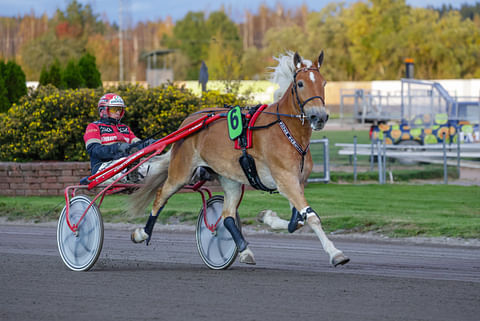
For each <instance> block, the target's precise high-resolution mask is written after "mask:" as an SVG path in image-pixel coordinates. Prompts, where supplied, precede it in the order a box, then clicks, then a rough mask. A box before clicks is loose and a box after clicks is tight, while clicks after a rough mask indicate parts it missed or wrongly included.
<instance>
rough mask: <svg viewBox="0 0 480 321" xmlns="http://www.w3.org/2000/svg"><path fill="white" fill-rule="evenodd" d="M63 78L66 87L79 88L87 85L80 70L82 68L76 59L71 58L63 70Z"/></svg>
mask: <svg viewBox="0 0 480 321" xmlns="http://www.w3.org/2000/svg"><path fill="white" fill-rule="evenodd" d="M63 80H64V82H65V86H66V88H72V89H77V88H81V87H85V80H84V79H83V76H82V74H81V72H80V68H79V66H78V64H77V63H76V62H75V60H70V61H69V62H68V64H67V67H66V68H65V70H64V71H63Z"/></svg>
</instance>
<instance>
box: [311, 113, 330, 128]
mask: <svg viewBox="0 0 480 321" xmlns="http://www.w3.org/2000/svg"><path fill="white" fill-rule="evenodd" d="M307 118H308V120H309V121H310V126H311V127H312V129H313V130H321V129H323V127H325V124H326V123H327V121H328V113H327V112H326V110H325V108H322V109H321V110H316V111H315V112H314V113H312V114H310V115H308V113H307Z"/></svg>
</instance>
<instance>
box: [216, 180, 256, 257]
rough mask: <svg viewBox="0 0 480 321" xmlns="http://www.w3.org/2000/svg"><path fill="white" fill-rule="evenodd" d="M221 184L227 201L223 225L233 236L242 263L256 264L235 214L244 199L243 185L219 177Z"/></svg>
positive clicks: (223, 213)
mask: <svg viewBox="0 0 480 321" xmlns="http://www.w3.org/2000/svg"><path fill="white" fill-rule="evenodd" d="M219 181H220V184H221V185H222V187H223V190H224V192H225V201H224V203H223V210H222V216H223V225H224V226H225V228H226V229H227V230H228V231H229V232H230V234H231V235H232V238H233V240H234V241H235V245H236V246H237V249H238V251H239V254H240V256H239V261H240V263H246V264H256V263H255V257H254V255H253V252H252V251H251V250H250V248H249V247H248V242H247V241H246V240H245V238H244V237H243V235H242V232H241V231H240V229H239V228H238V227H237V225H236V224H235V217H236V215H235V213H236V212H237V206H238V203H239V202H240V198H241V197H242V185H241V184H240V183H238V182H235V181H232V180H230V179H227V178H225V177H222V176H219Z"/></svg>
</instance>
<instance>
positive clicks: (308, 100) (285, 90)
mask: <svg viewBox="0 0 480 321" xmlns="http://www.w3.org/2000/svg"><path fill="white" fill-rule="evenodd" d="M274 58H275V59H276V60H277V61H278V65H277V66H276V67H272V69H273V72H272V77H271V79H272V81H274V82H276V83H277V84H278V85H279V87H280V88H279V89H278V90H277V92H276V95H277V96H276V97H280V98H279V99H278V100H277V101H276V102H274V103H272V104H270V105H268V106H267V107H266V108H265V109H263V111H262V112H261V114H260V115H259V116H258V119H257V120H256V123H255V127H256V128H257V129H258V128H262V129H261V130H256V131H255V134H254V135H253V137H252V146H251V148H249V149H248V155H249V156H250V157H251V159H253V160H254V163H255V165H256V170H257V176H258V177H257V178H258V179H259V181H260V182H261V184H260V185H261V186H263V187H264V188H266V189H267V190H269V191H272V190H278V192H279V193H280V194H281V195H283V196H284V197H286V198H287V199H288V201H289V202H290V207H291V209H292V218H291V220H290V224H289V231H290V232H294V231H295V230H296V229H298V228H301V227H302V226H303V224H304V222H305V221H306V222H307V223H308V224H309V225H310V227H311V228H312V230H313V231H314V232H315V234H316V235H317V236H318V238H319V240H320V242H321V244H322V246H323V249H324V250H325V252H326V253H327V254H328V255H329V260H330V263H331V264H332V265H333V266H338V265H343V264H345V263H347V262H349V258H348V257H347V256H345V255H344V254H343V252H342V251H340V250H338V249H337V248H336V247H335V245H334V244H333V242H331V241H330V240H329V239H328V237H327V235H326V234H325V232H324V230H323V229H322V224H321V220H320V216H319V215H318V214H317V212H315V211H314V210H313V209H312V208H311V207H310V206H309V205H308V202H307V200H306V199H305V196H304V187H305V182H306V180H307V178H308V176H309V175H310V172H311V171H312V167H313V162H312V156H311V153H310V150H309V148H308V146H309V142H310V138H311V134H312V130H321V129H323V128H324V126H325V124H326V122H327V121H328V117H329V112H328V110H327V109H326V107H325V85H326V81H325V79H324V77H323V76H322V74H321V73H320V67H321V66H322V63H323V59H324V53H323V51H321V53H320V54H319V56H318V59H317V60H316V61H314V62H313V63H312V61H310V60H307V59H303V58H302V57H301V56H300V55H299V54H298V52H295V53H293V52H290V51H289V52H286V53H285V54H282V55H280V56H279V57H278V58H277V57H274ZM221 111H224V109H219V110H218V112H221ZM206 112H210V113H211V112H212V110H211V109H210V110H208V111H206ZM213 112H215V109H214V111H213ZM201 116H202V112H197V113H194V114H192V115H190V116H188V117H187V118H186V119H185V120H184V121H183V123H182V126H185V125H187V124H189V123H191V122H193V121H195V120H196V119H199V117H201ZM242 154H243V155H244V154H245V150H243V151H242V150H239V149H235V148H234V142H233V141H232V140H231V139H230V138H229V136H228V134H227V119H226V118H220V119H219V120H216V121H215V122H212V123H211V124H209V125H208V127H206V128H205V129H203V130H201V131H198V132H197V133H195V134H193V135H190V136H187V137H185V138H184V139H182V140H179V141H178V142H175V143H173V144H172V147H171V149H170V150H169V151H168V152H167V153H166V154H164V155H161V156H160V158H159V160H158V162H157V163H156V168H157V169H156V174H155V175H153V176H151V177H150V178H149V179H148V180H147V181H146V182H145V184H144V185H143V186H142V187H141V188H140V189H139V190H138V191H137V192H135V193H134V194H133V198H132V202H131V209H132V210H133V211H135V214H136V215H138V214H140V215H141V214H143V211H144V209H145V208H146V207H147V206H148V205H149V204H150V202H151V201H152V199H154V200H153V206H152V211H151V213H150V216H149V218H148V221H147V223H146V225H145V227H139V228H136V229H135V230H134V231H133V233H132V235H131V239H132V241H133V242H134V243H141V242H144V241H146V243H147V245H148V243H149V242H150V239H151V237H152V232H153V226H154V225H155V221H156V219H157V217H158V215H159V213H160V212H161V210H162V209H163V207H164V206H165V204H166V203H167V200H168V199H169V198H170V197H171V196H172V195H173V194H174V193H176V192H177V191H178V190H180V189H181V188H182V187H183V186H184V185H186V184H188V183H189V181H190V180H191V179H192V176H193V175H194V174H195V173H196V172H198V169H199V168H205V169H207V170H208V172H210V173H212V174H213V175H215V176H216V177H217V178H218V180H219V182H220V184H221V187H222V189H223V191H224V198H225V200H224V205H223V210H222V217H223V222H224V226H225V227H226V228H227V230H228V231H229V232H230V233H231V234H232V238H233V240H234V241H235V244H236V246H237V249H238V251H239V261H240V262H241V263H246V264H256V262H255V257H254V254H253V251H252V250H251V249H250V247H249V246H248V242H247V241H246V240H245V238H244V236H243V235H242V233H241V231H240V230H239V229H238V227H237V225H236V223H235V217H236V210H237V206H238V204H239V202H240V199H241V196H242V184H250V182H251V181H249V179H248V178H247V176H246V173H245V171H244V170H242V168H241V166H240V165H239V158H241V157H242ZM297 209H298V210H297ZM290 227H291V229H290Z"/></svg>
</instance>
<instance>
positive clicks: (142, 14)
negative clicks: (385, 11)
mask: <svg viewBox="0 0 480 321" xmlns="http://www.w3.org/2000/svg"><path fill="white" fill-rule="evenodd" d="M356 1H357V0H344V2H346V3H352V2H356ZM69 2H70V0H0V16H17V15H23V14H25V13H30V12H31V11H32V10H33V11H34V12H35V14H36V15H37V16H38V15H41V14H43V13H47V14H48V16H49V17H51V16H52V14H53V13H54V12H55V10H56V9H57V8H59V9H61V10H62V11H63V10H65V8H66V7H67V4H68V3H69ZM78 2H80V3H82V4H90V5H91V6H92V8H93V10H94V13H96V14H100V15H101V16H106V17H107V19H108V20H109V21H110V22H113V21H118V16H119V10H118V7H119V3H120V0H78ZM122 2H123V3H124V4H125V5H124V6H125V8H128V12H129V13H130V14H129V18H130V19H131V20H132V22H133V23H136V22H138V21H147V20H152V21H155V20H158V19H162V20H163V19H165V18H166V17H167V16H171V17H172V18H173V19H174V20H178V19H182V18H183V17H184V16H185V14H186V13H187V12H188V11H204V12H206V13H209V12H212V11H216V10H218V9H220V8H221V6H222V5H223V6H224V7H225V9H226V10H227V13H229V14H230V16H231V17H232V18H233V20H235V21H236V22H241V21H243V17H244V12H245V10H246V9H249V10H250V11H253V12H256V10H257V9H258V7H259V5H260V4H261V3H264V4H266V5H267V6H269V7H271V8H274V7H275V4H276V3H282V4H283V5H284V7H286V8H295V7H297V6H299V5H301V4H302V3H305V4H306V5H307V6H308V8H309V9H310V10H312V11H318V10H320V9H322V8H323V7H324V6H325V5H326V4H327V3H330V2H340V1H329V0H217V1H212V0H167V1H166V0H123V1H122ZM476 2H480V0H451V1H446V0H445V1H444V0H407V4H409V5H411V6H418V7H420V6H421V7H426V6H428V5H432V6H435V7H438V6H441V5H442V4H452V6H454V7H460V5H461V4H462V3H468V4H475V3H476Z"/></svg>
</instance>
